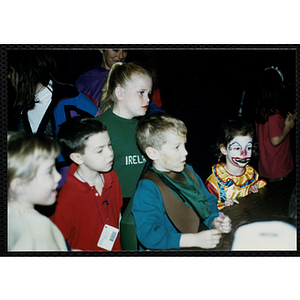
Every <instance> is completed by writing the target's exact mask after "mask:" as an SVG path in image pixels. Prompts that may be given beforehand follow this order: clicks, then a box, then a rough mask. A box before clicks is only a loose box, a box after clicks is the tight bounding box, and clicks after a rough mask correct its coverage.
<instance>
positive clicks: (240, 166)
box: [205, 120, 266, 210]
mask: <svg viewBox="0 0 300 300" xmlns="http://www.w3.org/2000/svg"><path fill="white" fill-rule="evenodd" d="M253 135H254V129H253V127H252V126H251V125H250V124H249V123H247V122H246V121H243V120H234V121H229V122H227V123H225V124H223V126H222V132H221V138H220V140H219V142H218V143H217V147H216V148H217V149H218V151H219V153H218V156H219V159H218V161H220V159H221V157H222V156H223V155H224V156H225V158H226V163H222V162H219V163H218V164H216V165H214V166H213V167H212V174H211V175H210V176H209V177H208V178H207V180H206V182H205V186H206V188H207V189H208V191H209V192H210V193H212V194H214V195H216V196H217V197H218V208H219V209H220V210H221V209H222V208H224V206H230V205H233V204H234V203H239V202H238V201H237V200H236V199H238V198H241V197H244V196H246V195H248V194H250V193H257V192H258V189H259V188H262V187H264V186H265V185H266V182H265V181H264V180H258V173H257V172H256V171H255V170H254V169H253V167H251V166H249V165H248V163H249V161H250V159H251V154H252V141H253ZM220 152H221V153H220Z"/></svg>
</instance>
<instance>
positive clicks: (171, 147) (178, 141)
mask: <svg viewBox="0 0 300 300" xmlns="http://www.w3.org/2000/svg"><path fill="white" fill-rule="evenodd" d="M166 134H167V142H166V143H165V144H164V145H163V146H162V147H161V149H160V150H157V151H158V159H157V160H155V161H154V166H155V168H156V169H157V170H159V171H161V172H171V171H173V172H182V171H183V169H184V166H185V164H186V156H187V154H188V153H187V151H186V149H185V143H186V136H183V135H178V134H177V133H175V132H173V131H169V132H167V133H166Z"/></svg>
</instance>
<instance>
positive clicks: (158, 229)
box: [132, 113, 231, 250]
mask: <svg viewBox="0 0 300 300" xmlns="http://www.w3.org/2000/svg"><path fill="white" fill-rule="evenodd" d="M136 134H137V143H138V145H139V147H140V148H141V150H142V151H143V152H144V153H145V154H146V155H147V156H148V158H149V159H150V160H151V161H152V162H153V166H152V167H151V169H150V170H148V171H147V172H146V173H145V175H144V177H143V178H142V179H141V181H140V182H139V184H138V187H137V190H136V192H135V195H134V200H133V206H132V213H133V216H134V219H135V223H136V232H137V237H138V240H139V242H140V243H141V249H161V250H163V249H179V248H186V247H200V248H214V247H216V245H217V244H218V243H219V241H220V238H221V232H222V233H228V232H230V230H231V221H230V219H229V218H228V217H227V216H226V217H225V216H223V217H219V211H218V208H217V205H216V204H217V198H216V197H215V196H214V195H212V194H210V193H209V192H208V191H207V190H206V188H205V186H204V184H203V182H202V180H201V179H200V177H199V176H198V175H197V174H196V173H195V172H194V171H193V169H192V167H191V166H187V167H185V164H186V156H187V151H186V149H185V143H186V135H187V129H186V127H185V125H184V123H183V122H182V121H180V120H178V119H175V118H173V117H170V116H168V115H166V114H161V113H158V114H153V115H147V116H146V117H144V118H143V119H142V120H140V122H139V123H138V127H137V133H136ZM156 174H157V175H156ZM153 176H154V177H155V178H153ZM146 178H147V179H146ZM195 180H196V181H195ZM162 181H163V182H166V184H167V185H171V186H173V187H174V186H175V189H177V191H178V190H179V194H180V193H181V194H183V195H184V196H183V197H184V198H185V204H187V203H189V204H187V205H185V204H183V202H182V201H179V202H177V200H179V199H180V198H179V197H175V200H174V199H172V201H171V203H169V206H168V208H167V205H166V200H167V201H168V200H170V199H171V198H172V197H173V196H172V193H173V192H171V196H170V197H169V196H166V195H167V193H165V192H164V190H163V189H161V187H160V186H161V184H160V183H162ZM168 190H169V189H167V191H168ZM162 191H163V192H162ZM179 194H178V193H175V195H179ZM178 203H179V205H183V206H182V207H181V209H184V210H185V209H186V208H189V209H190V208H192V209H191V210H190V211H192V212H194V213H195V215H197V216H198V224H196V225H197V227H196V230H194V231H192V230H189V229H187V230H182V231H181V232H180V230H178V227H179V226H182V227H184V226H185V223H189V222H190V220H189V216H187V215H186V214H185V213H182V214H181V213H180V212H179V213H178V211H181V209H180V210H177V212H175V216H174V214H173V213H172V212H171V210H172V206H173V204H174V205H176V206H177V205H178ZM169 207H170V209H169ZM173 208H174V206H173ZM171 214H172V215H173V216H174V219H172V218H171V217H170V216H171ZM176 214H177V215H176ZM175 219H181V220H182V222H181V221H180V220H179V222H177V223H176V222H173V221H174V220H175ZM200 220H203V222H204V224H205V225H206V226H207V227H209V228H214V229H212V230H204V231H201V232H198V229H199V226H198V225H199V221H200ZM180 222H181V224H179V223H180ZM191 225H193V224H191ZM191 227H192V226H191ZM184 231H185V232H184Z"/></svg>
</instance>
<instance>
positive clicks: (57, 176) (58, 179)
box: [54, 169, 61, 182]
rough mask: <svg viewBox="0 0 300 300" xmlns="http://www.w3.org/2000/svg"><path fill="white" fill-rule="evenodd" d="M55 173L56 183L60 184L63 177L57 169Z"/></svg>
mask: <svg viewBox="0 0 300 300" xmlns="http://www.w3.org/2000/svg"><path fill="white" fill-rule="evenodd" d="M54 172H55V175H54V176H55V181H56V182H59V181H60V180H61V175H60V173H58V172H57V170H56V169H55V171H54Z"/></svg>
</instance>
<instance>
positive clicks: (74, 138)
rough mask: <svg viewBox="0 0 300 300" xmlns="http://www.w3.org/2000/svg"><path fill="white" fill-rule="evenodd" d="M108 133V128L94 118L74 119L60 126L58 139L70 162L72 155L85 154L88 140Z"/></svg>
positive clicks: (64, 154) (63, 152)
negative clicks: (98, 134) (95, 135)
mask: <svg viewBox="0 0 300 300" xmlns="http://www.w3.org/2000/svg"><path fill="white" fill-rule="evenodd" d="M104 131H106V126H105V125H104V124H102V123H101V122H100V121H98V120H97V119H94V118H82V117H74V118H72V119H70V120H68V121H66V122H64V123H63V124H61V125H60V127H59V130H58V134H57V139H58V142H59V144H60V147H61V152H62V155H63V156H64V158H65V159H66V160H69V156H70V154H71V153H74V152H76V153H80V154H84V150H85V146H86V145H85V142H86V140H87V139H88V138H89V137H90V136H92V135H94V134H97V133H100V132H104Z"/></svg>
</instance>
